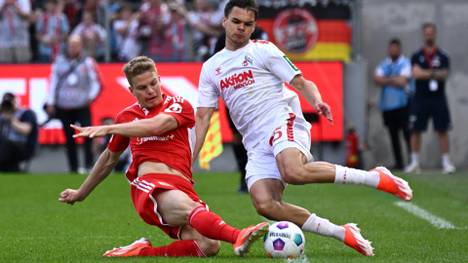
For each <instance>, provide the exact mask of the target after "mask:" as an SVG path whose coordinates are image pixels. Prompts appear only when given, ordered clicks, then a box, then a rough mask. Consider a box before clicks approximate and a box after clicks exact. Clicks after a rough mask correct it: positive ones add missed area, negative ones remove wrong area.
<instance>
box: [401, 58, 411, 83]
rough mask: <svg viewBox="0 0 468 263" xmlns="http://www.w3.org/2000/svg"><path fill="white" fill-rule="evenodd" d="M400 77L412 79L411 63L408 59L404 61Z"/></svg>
mask: <svg viewBox="0 0 468 263" xmlns="http://www.w3.org/2000/svg"><path fill="white" fill-rule="evenodd" d="M400 76H403V77H407V78H411V63H410V61H409V60H408V59H407V58H405V59H404V60H403V65H402V68H401V71H400Z"/></svg>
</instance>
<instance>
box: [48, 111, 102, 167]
mask: <svg viewBox="0 0 468 263" xmlns="http://www.w3.org/2000/svg"><path fill="white" fill-rule="evenodd" d="M56 111H57V112H56V114H57V118H59V119H60V121H61V122H62V125H63V131H64V133H65V139H66V147H67V158H68V166H69V169H70V172H77V171H78V149H77V145H76V142H75V139H74V138H73V134H74V133H75V131H74V129H73V128H71V127H70V124H75V123H79V124H80V125H81V126H91V111H90V108H89V107H85V108H81V109H72V110H65V109H60V108H57V110H56ZM83 147H84V158H85V167H86V168H88V169H89V168H91V167H93V162H94V156H93V149H92V140H91V139H90V138H86V139H85V140H84V145H83Z"/></svg>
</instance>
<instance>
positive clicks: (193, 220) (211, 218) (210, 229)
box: [189, 206, 240, 244]
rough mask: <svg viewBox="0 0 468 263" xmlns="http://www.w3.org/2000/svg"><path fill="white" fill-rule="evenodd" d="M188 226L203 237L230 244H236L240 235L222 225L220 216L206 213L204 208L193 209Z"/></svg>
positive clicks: (226, 225) (233, 229)
mask: <svg viewBox="0 0 468 263" xmlns="http://www.w3.org/2000/svg"><path fill="white" fill-rule="evenodd" d="M189 225H190V226H192V227H193V228H194V229H196V230H197V231H198V232H199V233H200V234H202V235H203V236H205V237H208V238H211V239H215V240H221V241H226V242H229V243H231V244H234V243H235V242H236V239H237V236H238V235H239V233H240V230H239V229H236V228H234V227H232V226H230V225H228V224H226V223H224V221H223V219H222V218H221V217H220V216H218V215H217V214H215V213H213V212H210V211H208V210H207V209H206V208H205V207H204V206H198V207H196V208H195V209H193V211H192V213H191V214H190V216H189Z"/></svg>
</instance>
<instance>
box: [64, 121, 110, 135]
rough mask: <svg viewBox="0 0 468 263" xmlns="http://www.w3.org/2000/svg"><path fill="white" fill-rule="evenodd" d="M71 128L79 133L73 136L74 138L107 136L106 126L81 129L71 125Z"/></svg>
mask: <svg viewBox="0 0 468 263" xmlns="http://www.w3.org/2000/svg"><path fill="white" fill-rule="evenodd" d="M70 127H72V128H73V129H75V131H77V132H78V133H75V134H74V135H73V138H78V137H89V138H94V137H101V136H106V135H107V127H106V126H89V127H80V126H76V125H74V124H70Z"/></svg>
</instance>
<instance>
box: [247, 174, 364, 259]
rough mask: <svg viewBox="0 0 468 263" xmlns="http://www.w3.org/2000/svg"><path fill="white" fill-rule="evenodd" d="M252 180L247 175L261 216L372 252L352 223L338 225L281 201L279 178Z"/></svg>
mask: <svg viewBox="0 0 468 263" xmlns="http://www.w3.org/2000/svg"><path fill="white" fill-rule="evenodd" d="M254 180H256V178H255V176H251V177H249V181H248V185H249V186H250V195H251V198H252V203H253V205H254V207H255V209H256V210H257V212H258V213H259V214H260V215H262V216H264V217H266V218H268V219H270V220H275V221H282V220H285V221H290V222H293V223H295V224H296V225H298V226H300V227H301V228H302V229H303V230H304V231H307V232H312V233H316V234H319V235H322V236H327V237H333V238H335V239H337V240H340V241H342V242H344V243H345V244H346V245H348V246H350V247H352V248H353V249H355V250H357V251H358V252H360V253H362V254H364V255H366V256H370V255H373V252H372V251H373V248H372V246H371V245H370V242H369V241H368V240H366V239H364V238H363V237H362V235H361V234H360V230H359V229H358V228H357V226H356V225H355V224H346V225H344V226H339V225H336V224H333V223H332V222H330V221H329V220H328V219H325V218H321V217H319V216H317V215H316V214H311V213H310V212H309V211H307V210H306V209H304V208H302V207H299V206H296V205H293V204H290V203H287V202H284V201H283V200H282V195H283V190H284V185H283V183H282V182H281V181H280V180H277V179H272V178H266V179H259V180H257V181H254Z"/></svg>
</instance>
